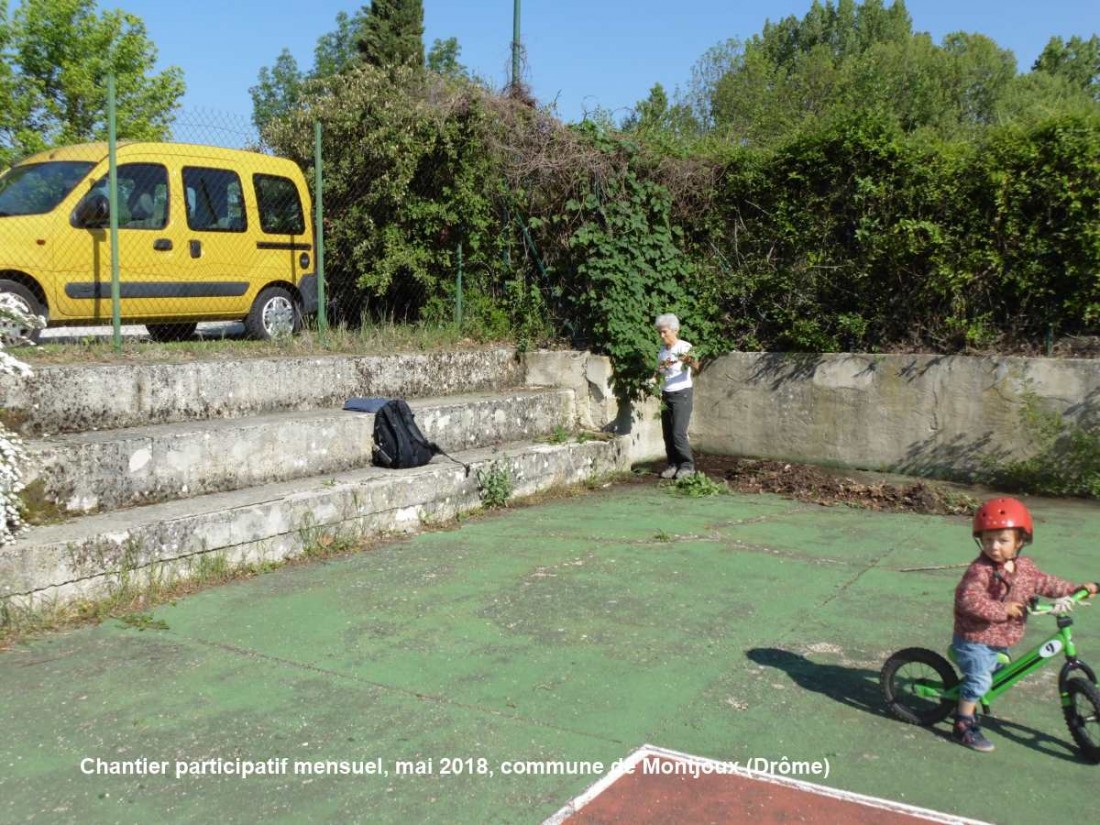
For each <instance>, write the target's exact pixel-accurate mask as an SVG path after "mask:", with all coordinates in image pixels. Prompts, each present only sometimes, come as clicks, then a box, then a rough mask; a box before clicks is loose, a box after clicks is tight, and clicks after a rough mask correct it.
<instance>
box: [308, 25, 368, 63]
mask: <svg viewBox="0 0 1100 825" xmlns="http://www.w3.org/2000/svg"><path fill="white" fill-rule="evenodd" d="M367 14H368V11H367V9H366V8H361V9H359V11H357V12H355V14H353V15H350V16H349V15H348V13H347V12H344V11H342V12H339V13H337V15H336V30H335V31H331V32H329V33H328V34H323V35H321V36H320V37H319V38H317V46H316V48H315V49H314V50H313V71H312V72H310V74H309V76H310V77H311V78H315V77H332V76H333V75H337V74H340V73H341V72H343V71H345V70H347V69H349V68H351V67H352V66H354V65H355V64H356V63H358V62H359V38H360V36H361V34H362V31H363V25H364V23H365V22H366V19H367Z"/></svg>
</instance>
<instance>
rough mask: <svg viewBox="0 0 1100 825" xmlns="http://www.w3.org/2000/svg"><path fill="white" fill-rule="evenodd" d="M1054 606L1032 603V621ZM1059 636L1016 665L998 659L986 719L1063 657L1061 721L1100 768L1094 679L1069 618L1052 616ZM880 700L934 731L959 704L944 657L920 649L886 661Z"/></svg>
mask: <svg viewBox="0 0 1100 825" xmlns="http://www.w3.org/2000/svg"><path fill="white" fill-rule="evenodd" d="M1088 597H1089V592H1088V591H1087V590H1085V589H1081V590H1078V591H1077V592H1076V593H1074V594H1073V596H1072V597H1071V598H1072V599H1073V600H1074V602H1081V601H1084V600H1085V599H1087V598H1088ZM1052 607H1053V606H1052V605H1050V604H1046V605H1040V604H1039V602H1038V599H1037V598H1036V599H1032V602H1031V604H1030V605H1029V606H1028V612H1029V613H1031V614H1032V615H1040V614H1049V613H1052V612H1053V611H1052ZM1055 615H1056V616H1057V620H1058V632H1057V633H1055V634H1054V635H1052V636H1050V637H1049V638H1048V639H1046V640H1045V641H1043V642H1042V643H1040V644H1039V645H1037V646H1035V647H1034V648H1032V649H1031V650H1029V651H1027V653H1024V654H1023V655H1021V656H1020V657H1019V658H1017V659H1010V658H1009V657H1008V656H1007V655H1005V654H1002V657H1001V665H1000V666H999V667H998V669H997V670H996V671H994V673H993V686H992V687H991V688H990V689H989V691H988V692H987V693H986V694H985V696H983V697H982V698H981V707H982V711H983V712H984V713H989V705H990V703H992V702H993V700H994V699H996V698H997V697H999V696H1000V695H1001V694H1003V693H1005V692H1006V691H1007V690H1008V689H1009V688H1011V687H1012V686H1013V685H1015V684H1016V683H1017V682H1019V681H1020V680H1021V679H1023V678H1024V677H1025V676H1027V675H1029V674H1031V673H1034V672H1035V671H1037V670H1038V669H1039V668H1041V667H1043V665H1045V664H1046V663H1047V662H1049V661H1050V660H1051V659H1053V658H1054V657H1055V656H1057V655H1058V654H1059V653H1062V654H1064V656H1065V663H1064V664H1063V665H1062V670H1061V672H1060V673H1059V674H1058V693H1059V694H1060V695H1061V700H1062V715H1063V716H1064V717H1065V719H1066V725H1067V726H1068V727H1069V732H1070V735H1071V736H1072V737H1073V741H1074V742H1075V743H1077V748H1078V751H1079V752H1080V754H1081V756H1082V757H1084V758H1085V759H1086V760H1088V761H1089V762H1092V763H1094V764H1100V690H1097V688H1096V674H1095V673H1094V672H1093V670H1092V668H1091V667H1089V666H1088V665H1087V664H1085V663H1084V662H1083V661H1081V660H1080V659H1078V658H1077V647H1076V646H1075V645H1074V643H1073V631H1072V628H1073V619H1072V618H1070V615H1069V614H1068V613H1057V614H1055ZM879 678H880V682H881V685H882V694H883V697H884V698H885V699H886V707H887V708H888V709H889V711H890V713H891V714H892V715H893V716H895V717H897V718H898V719H900V720H901V721H903V722H908V723H909V724H911V725H934V724H936V723H937V722H942V721H943V720H944V719H946V718H947V717H948V716H950V715H951V714H952V712H954V710H955V707H956V706H957V705H958V702H959V676H958V674H957V673H956V672H955V668H954V667H952V665H951V663H950V662H948V661H947V659H945V658H944V657H943V656H941V655H940V654H938V653H936V652H935V651H933V650H927V649H925V648H922V647H907V648H905V649H904V650H899V651H898V652H897V653H895V654H894V655H893V656H891V657H890V658H889V659H887V660H886V663H885V664H884V665H883V666H882V673H881V675H880V677H879Z"/></svg>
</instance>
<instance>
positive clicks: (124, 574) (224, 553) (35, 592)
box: [0, 439, 629, 605]
mask: <svg viewBox="0 0 1100 825" xmlns="http://www.w3.org/2000/svg"><path fill="white" fill-rule="evenodd" d="M456 457H457V458H460V459H461V460H462V461H464V462H466V463H469V464H471V465H473V466H472V471H471V472H470V473H469V475H467V474H466V472H465V471H464V469H463V468H462V467H461V466H459V465H457V464H454V463H452V462H451V461H449V460H447V459H446V458H443V457H439V456H437V457H436V458H435V459H434V460H433V461H432V463H431V464H428V465H426V466H424V467H417V468H415V469H409V470H384V469H379V468H377V467H370V468H367V469H362V470H356V471H352V472H349V473H344V474H340V475H337V476H336V477H334V478H331V479H318V478H314V479H311V480H310V481H309V483H308V484H304V483H302V482H301V481H293V482H282V483H278V484H269V485H265V486H262V487H253V488H251V489H248V490H242V491H237V492H233V493H216V494H213V495H209V496H203V497H200V498H195V499H188V500H186V501H175V502H167V503H164V504H154V505H149V506H147V507H138V508H133V509H130V510H126V511H119V512H114V513H106V514H102V515H97V516H87V517H84V518H81V519H77V520H76V521H73V522H70V523H66V524H58V525H53V526H49V527H40V528H37V529H35V530H34V531H33V532H31V533H30V534H29V535H27V536H26V537H25V538H23V539H21V540H20V541H17V542H15V543H14V544H10V545H8V546H6V547H3V548H0V599H13V598H14V599H15V600H16V602H17V603H19V604H21V605H28V604H30V605H41V604H43V603H50V602H54V601H57V602H64V601H68V600H71V599H75V598H94V597H97V596H103V595H106V594H108V593H109V592H110V591H111V589H112V588H116V587H118V586H119V583H120V582H121V581H126V582H128V583H129V584H135V583H138V582H140V581H142V580H143V577H148V576H155V577H164V576H167V575H172V574H176V573H186V572H187V571H188V570H189V569H190V568H191V567H193V566H194V565H198V564H202V563H203V562H202V558H203V557H204V556H205V557H207V562H209V561H210V560H211V559H210V556H211V554H216V555H218V556H220V557H223V558H224V559H225V560H227V561H228V562H229V563H230V564H231V565H232V564H238V563H242V562H255V561H273V560H279V559H284V558H288V557H290V556H294V555H296V554H298V553H301V552H302V551H303V550H304V549H308V548H309V547H311V546H316V545H317V544H318V543H320V544H322V545H323V544H324V542H325V540H326V537H327V540H328V541H329V542H331V541H332V540H334V539H335V538H340V539H355V538H359V537H363V536H368V535H372V534H377V533H383V532H392V531H402V532H412V531H415V530H416V529H418V528H419V527H420V526H421V525H422V523H425V522H428V523H430V522H433V521H443V520H446V519H450V518H453V517H454V516H455V515H457V514H458V513H461V512H463V511H468V510H472V509H475V508H477V507H479V506H480V504H481V499H480V495H479V478H478V475H479V472H480V473H491V472H507V473H509V474H510V476H511V478H512V480H513V494H514V495H516V496H525V495H530V494H532V493H535V492H537V491H539V490H543V489H547V488H551V487H555V486H561V485H568V484H576V483H580V482H583V481H585V480H588V479H591V478H593V477H597V476H599V475H602V474H606V473H610V472H614V471H618V470H623V469H626V468H627V467H628V466H629V464H628V457H627V452H626V450H625V449H624V445H623V443H622V441H621V440H620V439H611V440H607V441H600V440H595V441H586V442H584V443H577V442H574V443H567V444H531V443H526V444H512V445H509V446H508V447H507V448H506V449H504V450H499V451H498V450H497V449H496V448H489V449H480V450H471V451H464V452H460V453H456Z"/></svg>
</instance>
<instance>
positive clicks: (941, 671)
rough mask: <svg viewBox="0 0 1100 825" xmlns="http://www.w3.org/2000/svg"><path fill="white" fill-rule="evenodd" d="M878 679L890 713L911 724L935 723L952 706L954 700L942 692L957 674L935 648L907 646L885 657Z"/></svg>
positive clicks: (951, 684)
mask: <svg viewBox="0 0 1100 825" xmlns="http://www.w3.org/2000/svg"><path fill="white" fill-rule="evenodd" d="M879 683H880V684H881V686H882V696H883V698H884V699H885V700H886V707H887V708H888V709H889V711H890V713H891V714H893V715H894V716H895V717H897V718H898V719H900V720H901V721H903V722H908V723H909V724H911V725H934V724H935V723H936V722H942V721H943V720H944V719H946V718H947V717H948V716H950V715H951V711H952V710H954V708H955V701H954V700H953V699H947V698H944V696H943V694H944V693H945V692H946V691H948V690H951V689H952V688H953V687H955V686H956V685H958V684H959V677H958V675H957V674H956V673H955V669H954V668H953V667H951V663H950V662H948V661H947V660H946V659H945V658H943V656H941V655H940V654H938V653H936V652H935V651H932V650H926V649H925V648H923V647H907V648H906V649H905V650H899V651H898V652H897V653H895V654H894V655H893V656H891V657H890V658H889V659H887V660H886V663H885V664H884V665H883V666H882V673H881V674H880V675H879Z"/></svg>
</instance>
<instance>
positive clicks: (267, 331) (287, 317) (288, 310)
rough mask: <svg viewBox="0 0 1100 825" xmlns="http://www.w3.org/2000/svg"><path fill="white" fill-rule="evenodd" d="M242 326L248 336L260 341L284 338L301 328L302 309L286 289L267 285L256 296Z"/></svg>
mask: <svg viewBox="0 0 1100 825" xmlns="http://www.w3.org/2000/svg"><path fill="white" fill-rule="evenodd" d="M244 327H245V329H246V330H248V334H249V335H250V336H252V337H253V338H258V339H259V340H261V341H271V340H273V339H275V338H285V337H286V336H288V335H293V334H294V333H296V332H297V331H298V330H299V329H301V327H302V310H301V307H299V306H298V302H297V301H296V300H295V299H294V296H293V295H291V294H290V293H289V292H288V291H287V290H285V289H283V288H282V287H281V286H269V287H267V289H264V290H262V291H261V292H260V294H259V295H257V296H256V300H255V302H253V304H252V309H251V311H249V313H248V317H247V318H245V319H244Z"/></svg>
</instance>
